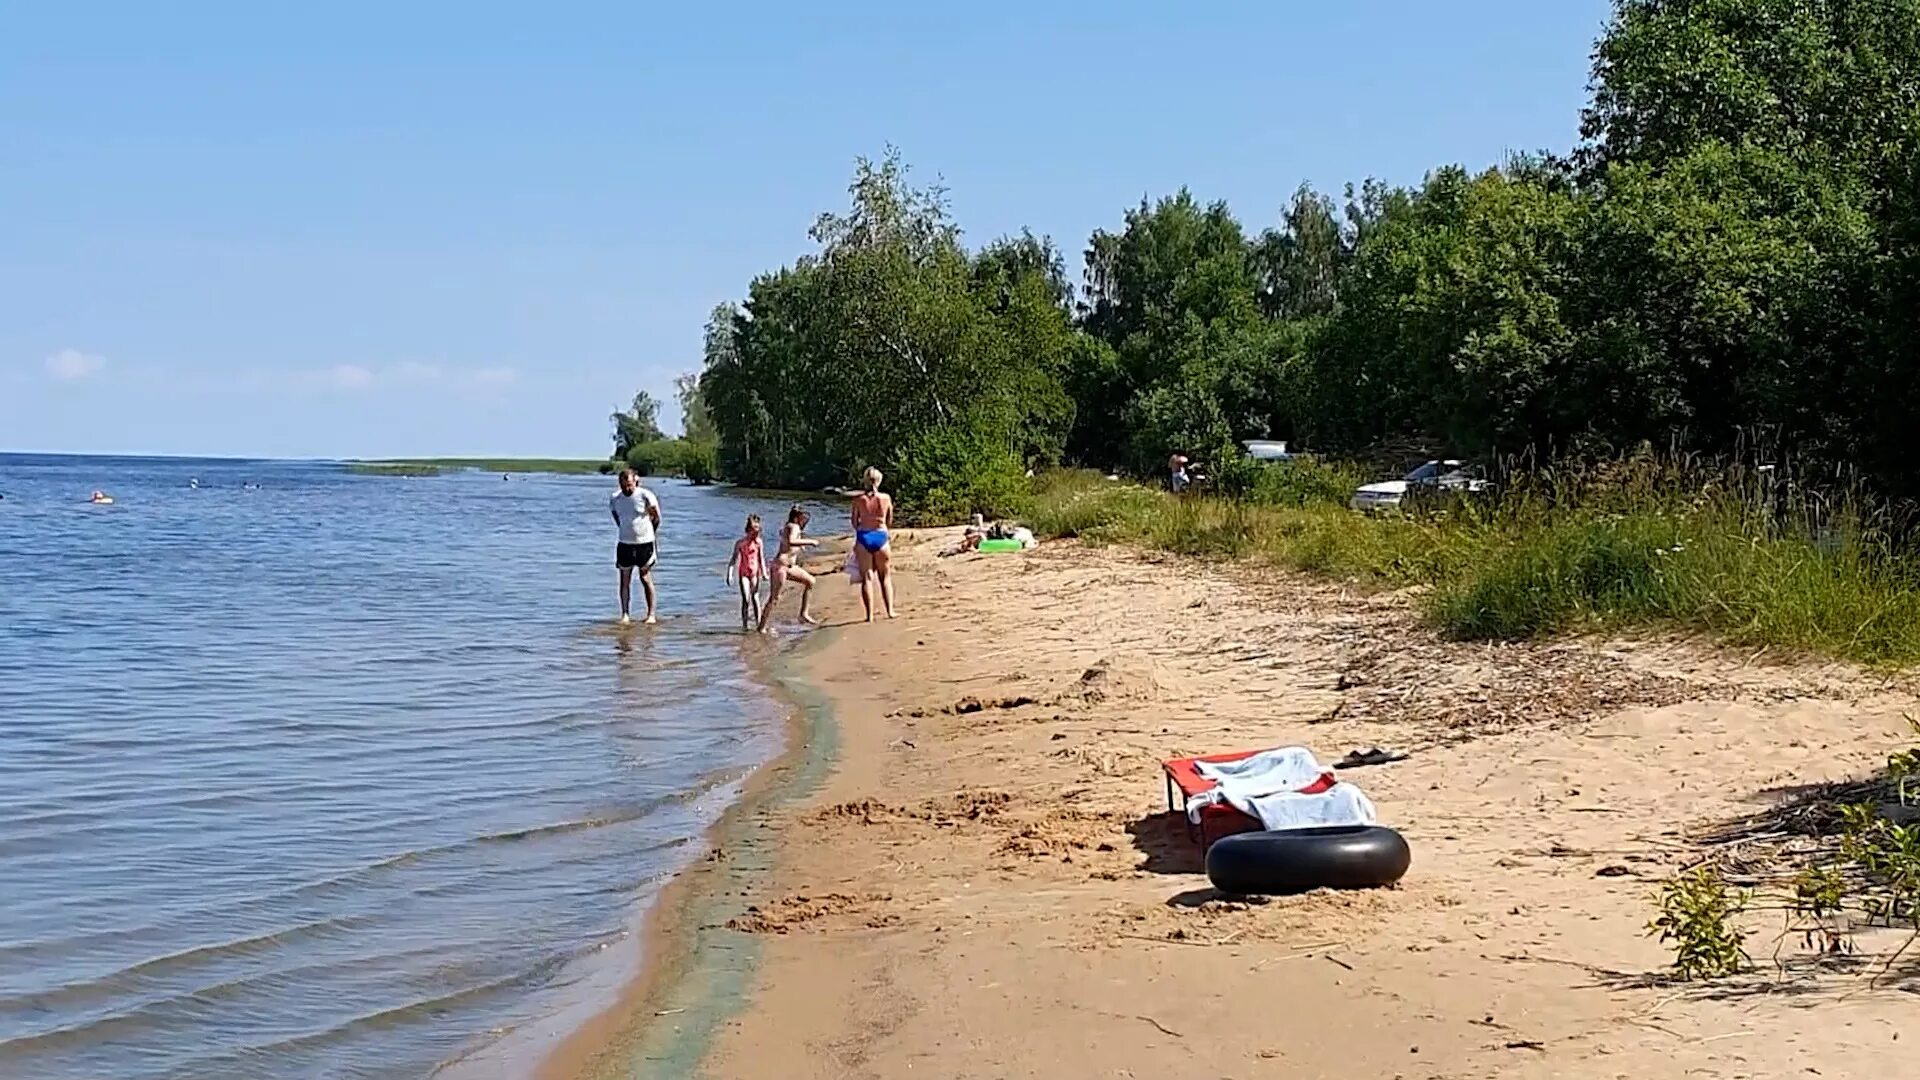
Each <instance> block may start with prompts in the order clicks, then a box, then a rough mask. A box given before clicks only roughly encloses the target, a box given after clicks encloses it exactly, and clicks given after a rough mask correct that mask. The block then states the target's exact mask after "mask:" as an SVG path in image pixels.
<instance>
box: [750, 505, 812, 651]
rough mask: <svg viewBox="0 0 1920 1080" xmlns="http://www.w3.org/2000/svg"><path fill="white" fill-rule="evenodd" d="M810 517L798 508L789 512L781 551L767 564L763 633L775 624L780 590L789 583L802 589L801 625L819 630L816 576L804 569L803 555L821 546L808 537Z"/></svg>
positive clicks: (781, 537)
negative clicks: (815, 614)
mask: <svg viewBox="0 0 1920 1080" xmlns="http://www.w3.org/2000/svg"><path fill="white" fill-rule="evenodd" d="M807 521H808V515H807V512H806V510H804V509H802V508H801V507H800V506H799V505H798V504H795V505H794V507H793V509H791V510H789V511H787V523H786V524H785V525H783V526H781V528H780V551H779V553H778V554H776V555H775V556H774V557H773V559H772V560H771V561H769V562H768V563H767V577H768V579H769V587H768V589H767V604H766V607H764V608H762V609H761V612H760V632H761V633H766V632H767V630H768V629H769V627H770V626H771V624H772V622H773V605H774V604H775V603H777V602H778V601H779V599H780V587H781V586H782V585H783V584H785V583H786V582H789V581H790V582H792V583H794V584H795V585H798V586H800V621H801V622H803V623H806V624H808V625H810V626H817V625H819V623H820V620H819V619H816V618H814V617H813V613H812V612H811V611H809V610H808V605H809V604H810V603H811V602H812V600H813V575H812V574H810V573H808V572H807V570H806V568H805V567H803V566H801V565H800V554H801V552H804V551H806V550H807V549H808V548H810V547H813V546H815V545H817V544H818V543H820V541H818V540H811V539H808V538H807V536H806V535H805V530H806V527H807Z"/></svg>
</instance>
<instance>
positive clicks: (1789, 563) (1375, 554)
mask: <svg viewBox="0 0 1920 1080" xmlns="http://www.w3.org/2000/svg"><path fill="white" fill-rule="evenodd" d="M1298 466H1299V463H1289V464H1287V465H1281V466H1271V467H1269V468H1272V469H1274V470H1276V471H1279V470H1293V469H1296V468H1298ZM1311 468H1313V469H1316V470H1318V471H1317V472H1315V473H1311V474H1307V475H1304V476H1302V475H1295V476H1284V475H1282V476H1277V477H1274V478H1260V479H1259V480H1257V481H1256V482H1254V483H1252V484H1250V485H1248V486H1246V487H1245V489H1244V493H1243V494H1242V496H1241V497H1238V498H1232V499H1229V498H1221V497H1198V498H1195V497H1187V498H1176V497H1174V496H1172V495H1168V494H1166V493H1163V492H1158V491H1153V490H1149V489H1147V488H1143V487H1140V486H1138V485H1135V484H1129V483H1125V482H1117V481H1110V480H1106V479H1104V478H1101V477H1097V476H1094V475H1093V474H1084V473H1064V474H1053V475H1050V476H1048V477H1045V478H1043V479H1042V480H1041V481H1040V482H1037V483H1036V487H1035V492H1034V502H1033V513H1032V514H1031V515H1030V517H1029V522H1030V524H1031V525H1032V526H1033V527H1034V528H1035V530H1036V531H1037V532H1040V533H1041V534H1043V535H1052V536H1081V537H1086V538H1088V539H1092V540H1096V541H1110V542H1127V543H1137V544H1142V545H1145V546H1149V547H1153V548H1157V549H1160V550H1165V551H1170V552H1177V553H1180V554H1186V555H1194V556H1201V557H1210V558H1226V559H1241V560H1249V561H1254V562H1259V563H1265V564H1269V565H1275V566H1281V567H1285V568H1288V569H1292V570H1299V571H1304V572H1308V573H1314V574H1322V575H1327V576H1330V577H1335V578H1339V579H1342V580H1351V581H1356V582H1359V583H1362V584H1365V585H1368V586H1373V587H1381V588H1396V587H1404V586H1414V585H1418V586H1426V587H1427V590H1426V592H1425V594H1424V595H1423V597H1422V598H1421V601H1420V602H1421V603H1422V604H1423V606H1424V611H1425V614H1426V616H1427V617H1428V618H1429V619H1431V620H1432V622H1433V623H1434V624H1435V625H1436V626H1438V627H1439V628H1440V629H1441V630H1443V631H1444V632H1446V633H1448V634H1450V635H1452V636H1455V637H1459V638H1462V639H1516V638H1527V637H1534V636H1540V635H1547V634H1556V633H1564V632H1569V631H1577V630H1580V629H1583V628H1588V627H1600V626H1626V625H1636V624H1640V625H1644V624H1665V625H1672V626H1677V627H1682V628H1688V629H1695V630H1701V631H1706V632H1710V633H1712V634H1715V635H1717V636H1719V637H1721V638H1723V639H1725V640H1727V641H1730V642H1735V643H1739V644H1742V645H1747V646H1754V647H1760V646H1769V647H1777V648H1780V649H1783V650H1788V651H1799V652H1813V653H1821V654H1826V655H1830V656H1835V657H1840V658H1844V659H1849V660H1854V661H1858V662H1861V663H1864V664H1868V665H1874V666H1908V665H1912V664H1916V663H1920V561H1916V559H1915V557H1914V556H1912V555H1911V554H1909V553H1908V552H1907V551H1906V550H1905V549H1903V548H1902V547H1900V546H1899V545H1898V544H1897V543H1896V540H1895V538H1896V537H1898V536H1899V535H1901V534H1902V532H1903V530H1901V529H1899V528H1896V527H1895V523H1894V522H1893V521H1892V519H1890V518H1889V517H1888V516H1887V515H1886V514H1884V513H1874V512H1868V511H1866V510H1864V509H1863V505H1864V504H1863V503H1862V502H1861V501H1860V500H1858V499H1856V498H1853V497H1850V496H1845V495H1843V496H1842V497H1839V498H1829V497H1824V496H1822V497H1816V496H1812V495H1809V494H1807V493H1806V492H1805V491H1803V490H1801V489H1799V488H1797V487H1795V486H1794V485H1793V484H1792V483H1790V482H1788V481H1787V480H1785V479H1783V478H1781V477H1778V476H1775V475H1774V474H1773V473H1772V472H1771V471H1768V470H1750V469H1738V468H1724V467H1706V466H1702V465H1700V464H1698V463H1680V464H1676V463H1674V462H1671V461H1655V460H1651V459H1647V460H1623V461H1619V462H1608V463H1602V464H1600V465H1596V466H1589V467H1585V468H1579V469H1561V470H1558V471H1554V470H1537V471H1533V472H1530V473H1526V474H1518V473H1515V474H1512V475H1509V476H1507V477H1505V478H1503V479H1504V481H1505V482H1507V484H1508V487H1507V488H1506V490H1505V491H1504V492H1503V493H1502V494H1501V495H1500V496H1499V497H1498V498H1496V499H1491V500H1487V501H1485V502H1467V503H1456V504H1452V505H1450V506H1448V507H1447V508H1446V509H1443V510H1435V511H1432V512H1425V513H1419V514H1408V515H1390V516H1382V517H1366V516H1363V515H1360V514H1356V513H1353V512H1351V511H1349V510H1347V509H1346V507H1345V505H1344V503H1345V499H1346V496H1347V495H1348V494H1349V493H1350V492H1351V490H1352V489H1351V486H1350V485H1349V484H1348V483H1347V481H1348V479H1349V478H1350V477H1351V476H1352V475H1353V474H1351V473H1348V474H1347V475H1345V476H1339V479H1338V482H1337V483H1336V482H1334V481H1332V480H1329V479H1328V476H1329V474H1332V475H1336V476H1337V475H1339V474H1338V472H1337V471H1336V470H1333V469H1331V468H1329V467H1327V466H1312V467H1311ZM1263 492H1265V493H1268V495H1267V500H1268V501H1263V499H1262V493H1263ZM1303 492H1304V493H1305V494H1302V493H1303Z"/></svg>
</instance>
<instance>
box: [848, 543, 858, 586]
mask: <svg viewBox="0 0 1920 1080" xmlns="http://www.w3.org/2000/svg"><path fill="white" fill-rule="evenodd" d="M847 580H848V581H850V582H852V583H853V584H855V585H858V584H860V552H859V550H858V549H856V548H848V549H847Z"/></svg>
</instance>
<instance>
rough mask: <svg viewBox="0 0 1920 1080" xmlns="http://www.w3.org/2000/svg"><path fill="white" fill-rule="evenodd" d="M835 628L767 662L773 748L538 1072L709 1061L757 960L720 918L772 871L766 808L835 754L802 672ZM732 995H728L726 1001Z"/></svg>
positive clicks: (808, 786)
mask: <svg viewBox="0 0 1920 1080" xmlns="http://www.w3.org/2000/svg"><path fill="white" fill-rule="evenodd" d="M829 580H830V579H829ZM834 633H835V631H834V630H833V629H832V628H830V627H822V628H820V629H819V630H816V631H813V632H810V633H809V635H808V637H807V638H806V639H804V640H803V641H802V642H801V643H800V644H799V645H798V646H797V647H795V648H794V649H793V650H792V651H790V652H788V653H785V654H781V655H778V656H775V657H773V658H772V659H771V660H770V662H769V663H768V665H767V668H766V670H765V671H764V675H765V678H766V681H767V689H768V691H769V692H770V693H771V694H772V695H773V696H774V699H775V700H776V702H778V703H780V705H781V706H782V707H784V708H785V709H786V711H787V720H786V723H785V724H784V728H785V730H784V732H783V735H782V745H781V749H780V750H779V751H778V752H777V753H776V754H775V755H774V756H773V757H772V758H770V759H768V760H767V761H766V762H765V763H764V764H762V765H761V766H759V767H758V768H756V769H755V770H754V772H753V773H752V775H751V776H749V777H748V778H747V780H746V782H745V784H744V785H743V786H742V789H741V791H740V794H739V797H738V798H737V799H735V800H734V801H733V803H732V804H731V805H729V806H728V807H727V809H726V810H725V811H724V812H722V813H721V815H720V816H719V817H718V818H717V819H715V821H714V822H713V824H712V825H710V826H709V827H708V828H707V829H706V830H705V832H704V834H703V840H704V843H705V847H706V852H705V854H703V855H702V856H700V857H699V858H698V859H696V860H695V861H694V862H692V863H690V864H689V865H687V866H685V867H683V868H682V869H681V870H680V871H678V872H677V873H675V874H674V875H673V877H672V878H671V880H669V881H668V882H667V883H666V885H664V886H663V887H662V888H661V890H660V892H659V894H658V895H657V896H656V897H655V898H654V902H653V903H652V904H651V905H649V906H648V908H647V909H646V910H645V912H644V913H643V914H642V915H641V917H640V920H639V924H640V925H639V929H638V931H637V934H638V937H639V939H640V954H639V965H638V968H637V970H635V971H634V972H633V975H632V977H631V978H630V979H629V980H628V981H627V983H626V985H625V986H624V987H623V988H622V989H621V990H620V992H619V994H618V995H617V997H616V998H615V1000H613V1001H612V1002H610V1003H608V1004H607V1005H606V1006H605V1007H603V1008H601V1009H599V1010H598V1011H596V1012H595V1014H594V1015H593V1016H591V1017H590V1018H588V1019H587V1020H586V1021H585V1022H584V1023H582V1024H580V1025H578V1026H577V1027H575V1028H573V1029H572V1030H571V1031H569V1032H567V1033H566V1034H565V1035H563V1036H562V1037H561V1038H560V1039H559V1040H558V1042H556V1043H554V1044H553V1045H551V1046H550V1047H548V1048H547V1049H546V1050H545V1051H544V1052H542V1053H541V1054H540V1055H539V1056H538V1058H537V1067H536V1068H535V1069H534V1070H533V1072H532V1076H533V1077H534V1078H535V1080H602V1078H608V1080H610V1078H613V1077H619V1078H621V1080H627V1078H642V1077H650V1076H662V1077H680V1076H686V1075H689V1074H690V1073H692V1072H693V1071H694V1070H696V1069H697V1067H698V1065H699V1062H700V1061H701V1060H703V1059H704V1058H705V1056H706V1055H707V1053H708V1051H709V1048H710V1045H711V1042H712V1040H713V1037H714V1035H715V1033H716V1031H717V1029H718V1027H719V1025H720V1024H721V1023H722V1022H723V1021H725V1020H726V1019H727V1018H728V1017H729V1016H730V1015H731V1013H732V1011H733V1010H735V1009H737V1007H738V1004H739V1001H740V998H741V996H742V995H743V993H744V989H745V986H746V985H747V982H748V980H750V979H751V978H752V976H753V973H754V970H755V969H756V967H757V959H758V957H757V955H756V954H757V950H756V949H754V948H753V944H754V942H753V941H752V939H750V938H748V939H746V940H744V941H742V940H739V939H740V937H741V936H740V935H736V934H733V933H732V932H731V931H728V930H727V929H726V924H727V922H728V921H729V920H731V919H734V918H737V917H739V916H740V915H742V914H743V913H744V911H745V908H744V905H742V904H741V903H739V902H737V897H738V896H739V895H740V894H742V893H743V892H744V891H746V890H747V889H749V888H751V887H753V886H754V885H755V884H757V883H758V881H759V880H760V879H762V878H764V877H765V876H767V875H768V874H770V873H772V872H773V869H774V867H773V865H772V861H773V858H774V851H773V848H774V846H775V845H776V844H777V839H776V838H774V837H771V836H768V835H765V832H766V828H767V827H766V823H765V820H764V819H765V816H766V815H767V814H768V813H769V812H770V811H771V810H773V809H775V808H777V807H780V806H783V805H785V804H788V803H790V802H792V801H794V800H797V799H803V798H805V797H806V796H807V794H808V793H809V792H810V791H811V790H812V789H813V788H814V787H817V786H818V784H819V783H820V782H821V780H822V779H823V778H824V777H825V776H826V774H827V773H828V771H829V770H830V768H831V765H832V761H833V758H834V756H835V753H836V749H837V731H836V728H835V725H834V718H833V715H832V710H831V704H830V703H829V702H828V701H827V700H826V698H825V697H824V696H823V695H821V694H819V693H818V692H817V691H815V690H814V689H813V688H812V687H811V686H810V685H809V684H808V683H807V682H806V680H805V678H804V676H803V674H802V673H801V672H800V668H801V667H802V666H803V665H804V663H805V661H806V658H807V657H808V656H809V655H812V654H815V653H817V652H818V651H820V650H821V649H823V648H826V647H828V646H829V645H830V644H831V639H832V637H833V636H834ZM729 992H730V993H731V995H732V998H731V1000H722V999H723V997H724V996H725V995H727V994H728V993H729Z"/></svg>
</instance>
